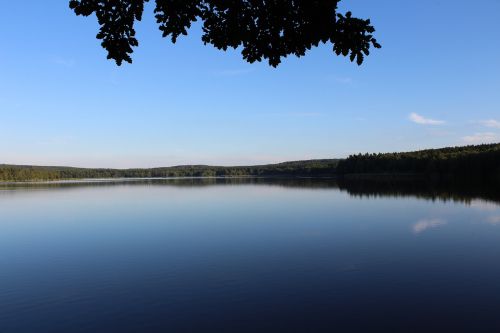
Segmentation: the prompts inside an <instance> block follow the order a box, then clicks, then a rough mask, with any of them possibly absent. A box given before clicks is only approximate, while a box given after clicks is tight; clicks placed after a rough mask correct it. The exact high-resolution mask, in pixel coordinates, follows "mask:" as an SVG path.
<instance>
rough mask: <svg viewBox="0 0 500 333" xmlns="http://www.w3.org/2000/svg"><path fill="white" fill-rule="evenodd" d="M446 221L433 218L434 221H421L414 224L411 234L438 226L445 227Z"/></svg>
mask: <svg viewBox="0 0 500 333" xmlns="http://www.w3.org/2000/svg"><path fill="white" fill-rule="evenodd" d="M445 224H446V221H445V220H444V219H439V218H434V219H422V220H419V221H418V222H417V223H415V224H414V225H413V227H412V230H413V233H415V234H419V233H421V232H424V231H426V230H427V229H429V228H437V227H439V226H442V225H445Z"/></svg>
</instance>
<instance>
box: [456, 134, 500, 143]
mask: <svg viewBox="0 0 500 333" xmlns="http://www.w3.org/2000/svg"><path fill="white" fill-rule="evenodd" d="M462 140H463V141H464V142H465V143H469V144H478V143H492V142H497V141H500V137H499V136H498V135H497V134H496V133H492V132H482V133H474V134H473V135H467V136H464V137H463V138H462Z"/></svg>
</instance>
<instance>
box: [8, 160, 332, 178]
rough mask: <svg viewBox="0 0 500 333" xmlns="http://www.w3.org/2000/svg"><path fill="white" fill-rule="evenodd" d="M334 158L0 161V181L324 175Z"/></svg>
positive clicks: (329, 170) (327, 173)
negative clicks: (117, 164)
mask: <svg viewBox="0 0 500 333" xmlns="http://www.w3.org/2000/svg"><path fill="white" fill-rule="evenodd" d="M338 161H339V160H337V159H323V160H308V161H294V162H284V163H278V164H269V165H258V166H234V167H223V166H207V165H184V166H173V167H164V168H151V169H91V168H71V167H43V166H19V165H0V181H4V182H6V181H7V182H8V181H11V182H15V181H48V180H63V179H86V178H88V179H92V178H94V179H95V178H162V177H243V176H255V177H290V176H301V177H325V176H331V175H333V174H334V173H335V168H336V166H337V164H338Z"/></svg>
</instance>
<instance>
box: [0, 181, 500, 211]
mask: <svg viewBox="0 0 500 333" xmlns="http://www.w3.org/2000/svg"><path fill="white" fill-rule="evenodd" d="M133 185H143V186H144V185H149V186H174V187H203V186H220V185H265V186H278V187H287V188H304V189H323V190H327V189H337V190H340V191H345V192H347V193H348V194H349V195H350V196H352V197H360V198H376V197H394V198H399V197H415V198H420V199H425V200H432V201H434V200H441V201H455V202H461V203H465V204H470V203H471V202H472V201H473V200H476V199H481V200H485V201H491V202H494V203H500V191H499V190H498V188H499V187H500V184H496V183H480V182H465V181H462V182H456V181H445V180H429V179H423V178H413V177H399V178H393V177H362V178H279V177H277V178H266V177H262V178H258V177H220V178H218V177H210V178H207V177H192V178H183V177H180V178H149V179H146V178H116V179H83V180H63V181H52V182H25V183H3V184H2V183H0V193H2V192H5V191H9V190H24V191H29V190H41V189H51V188H54V189H56V188H57V189H74V188H81V187H103V186H104V187H106V186H133Z"/></svg>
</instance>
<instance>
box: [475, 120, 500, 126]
mask: <svg viewBox="0 0 500 333" xmlns="http://www.w3.org/2000/svg"><path fill="white" fill-rule="evenodd" d="M479 123H480V124H481V125H483V126H486V127H491V128H500V121H498V120H495V119H488V120H481V121H479Z"/></svg>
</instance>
